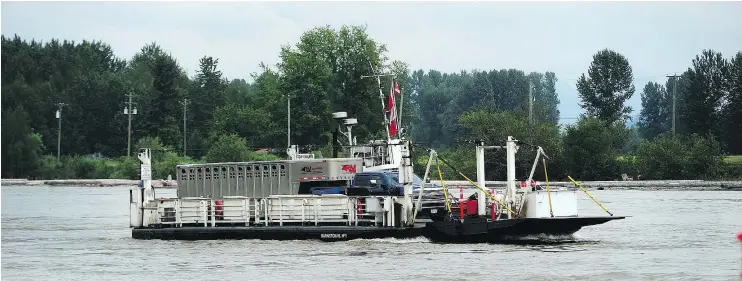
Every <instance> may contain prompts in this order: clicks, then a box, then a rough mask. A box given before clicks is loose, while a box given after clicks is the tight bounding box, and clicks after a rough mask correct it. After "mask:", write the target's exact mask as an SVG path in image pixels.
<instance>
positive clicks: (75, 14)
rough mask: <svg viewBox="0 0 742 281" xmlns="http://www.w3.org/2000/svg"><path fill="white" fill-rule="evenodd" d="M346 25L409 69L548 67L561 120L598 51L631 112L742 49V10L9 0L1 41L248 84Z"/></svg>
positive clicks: (718, 5)
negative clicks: (671, 79)
mask: <svg viewBox="0 0 742 281" xmlns="http://www.w3.org/2000/svg"><path fill="white" fill-rule="evenodd" d="M343 24H367V25H368V31H369V33H370V35H371V36H372V37H373V38H375V39H376V40H377V41H379V42H381V43H384V44H387V46H388V49H389V56H390V58H392V59H398V60H402V61H405V62H407V63H409V64H410V66H411V68H412V69H424V70H428V69H437V70H440V71H444V72H458V71H460V70H463V69H466V70H471V69H487V70H489V69H503V68H516V69H521V70H524V71H526V72H530V71H539V72H545V71H553V72H555V73H556V75H557V78H558V79H559V82H558V84H557V91H558V93H559V99H560V100H561V105H560V107H559V109H560V110H561V115H562V118H564V119H563V120H562V122H561V123H572V122H573V121H574V120H572V119H569V118H573V117H577V116H578V115H579V113H580V112H582V110H581V109H580V107H579V98H578V96H577V91H576V89H575V82H576V79H577V78H578V77H579V76H580V74H582V73H583V72H586V71H587V68H588V67H589V65H590V62H591V59H592V55H593V54H594V53H595V52H597V51H598V50H600V49H603V48H610V49H613V50H615V51H618V52H619V53H621V54H623V55H624V56H626V57H627V58H628V60H629V62H630V63H631V66H632V67H633V70H634V77H635V81H634V82H635V86H636V92H635V94H634V97H632V99H631V100H630V101H629V104H630V105H631V106H633V107H634V113H633V114H634V115H637V114H638V113H639V110H640V105H641V99H640V93H641V89H642V88H643V87H644V84H646V83H647V82H648V81H657V82H661V83H664V81H665V79H666V78H665V75H667V74H671V73H673V72H682V71H684V70H685V69H687V67H688V66H690V64H691V61H692V59H693V58H694V57H695V55H696V54H698V53H700V52H701V51H702V50H703V49H714V50H716V51H719V52H722V54H724V56H726V57H731V56H732V55H733V54H734V53H736V52H737V51H740V50H742V3H739V2H693V3H691V2H672V3H671V2H631V3H630V2H611V3H608V2H539V3H536V2H527V3H515V2H456V3H454V2H448V3H442V2H430V3H423V2H406V3H401V2H397V3H392V2H363V3H360V2H337V3H331V2H293V3H288V2H283V3H281V2H274V3H268V2H222V3H208V2H203V3H198V2H183V3H176V2H74V3H73V2H2V34H3V35H5V36H12V35H13V34H18V35H19V36H21V37H23V38H26V39H31V38H35V39H40V40H43V41H48V40H49V39H51V38H60V39H71V40H75V41H79V40H82V39H87V40H93V39H94V40H102V41H104V42H106V43H108V44H110V45H111V46H112V47H113V50H114V52H115V53H116V55H117V56H119V57H124V58H131V57H132V56H133V55H134V54H135V53H136V52H138V51H139V50H140V49H141V47H142V46H144V45H145V44H147V43H149V42H157V43H158V44H159V45H160V46H162V47H163V48H164V49H166V50H168V51H170V52H171V53H172V54H173V55H174V56H175V57H176V58H177V59H178V61H179V63H180V64H181V65H182V66H183V67H184V68H185V69H186V71H188V73H189V75H191V76H192V75H194V73H195V70H196V69H197V68H198V59H199V58H201V57H202V56H204V55H209V56H214V57H216V58H219V63H220V68H221V69H222V70H223V72H224V74H225V75H226V76H227V77H228V78H230V79H231V78H244V79H247V80H250V73H253V72H256V71H258V64H259V63H260V62H261V61H262V62H265V63H267V64H274V63H276V62H277V61H278V52H279V49H280V46H281V45H284V44H294V43H296V42H297V40H298V38H299V36H300V35H301V33H302V32H304V31H306V30H308V29H311V28H312V27H315V26H321V25H331V26H333V27H339V26H342V25H343Z"/></svg>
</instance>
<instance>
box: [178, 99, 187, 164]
mask: <svg viewBox="0 0 742 281" xmlns="http://www.w3.org/2000/svg"><path fill="white" fill-rule="evenodd" d="M179 103H180V104H182V105H183V157H186V139H187V138H188V137H187V136H188V134H187V127H186V111H187V110H188V99H183V101H179Z"/></svg>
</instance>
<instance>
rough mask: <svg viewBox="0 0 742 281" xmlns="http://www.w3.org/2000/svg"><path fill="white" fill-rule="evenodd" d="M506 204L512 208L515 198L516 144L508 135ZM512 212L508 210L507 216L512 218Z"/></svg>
mask: <svg viewBox="0 0 742 281" xmlns="http://www.w3.org/2000/svg"><path fill="white" fill-rule="evenodd" d="M506 147H507V188H508V192H507V198H506V201H507V205H508V207H509V208H510V209H511V210H512V209H513V201H514V200H515V153H516V151H517V146H516V145H515V139H514V138H513V137H512V136H508V140H507V145H506ZM512 216H513V215H512V213H510V212H508V218H512Z"/></svg>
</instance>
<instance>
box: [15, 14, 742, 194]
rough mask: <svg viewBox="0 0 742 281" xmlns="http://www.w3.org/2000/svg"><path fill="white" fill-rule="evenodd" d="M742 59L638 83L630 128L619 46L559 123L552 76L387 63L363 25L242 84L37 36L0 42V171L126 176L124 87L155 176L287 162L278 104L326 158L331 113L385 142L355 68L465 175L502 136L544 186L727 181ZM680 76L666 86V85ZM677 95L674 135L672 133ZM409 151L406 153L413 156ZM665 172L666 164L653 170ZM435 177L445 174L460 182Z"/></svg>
mask: <svg viewBox="0 0 742 281" xmlns="http://www.w3.org/2000/svg"><path fill="white" fill-rule="evenodd" d="M741 56H742V52H740V53H738V54H737V55H736V56H735V57H734V58H732V59H731V60H727V59H725V58H724V57H723V56H722V55H721V54H719V53H716V52H714V51H710V50H704V51H703V52H702V53H701V54H700V55H699V56H697V57H696V58H695V59H694V60H693V61H692V67H690V68H689V69H688V71H686V72H685V73H683V74H682V75H680V76H678V78H677V81H675V80H672V79H675V78H670V79H669V80H668V83H667V84H666V85H664V86H663V85H658V84H654V83H649V84H647V86H645V88H644V91H643V92H642V107H643V108H642V110H641V113H640V120H639V124H638V126H636V127H635V128H632V129H629V128H627V127H626V125H625V121H626V118H628V116H629V114H630V113H631V112H632V109H631V108H628V107H627V106H625V101H626V100H627V99H628V98H630V97H631V96H632V95H633V94H634V88H633V86H632V85H633V74H632V70H631V66H630V64H629V63H628V61H627V60H626V59H625V58H624V57H623V56H622V55H620V54H618V53H616V52H614V51H611V50H601V51H599V52H598V53H596V54H595V55H594V57H593V63H592V64H591V66H590V68H589V69H588V71H587V75H583V77H581V78H580V79H579V80H578V81H577V88H578V91H579V93H580V97H581V99H582V104H581V105H582V106H583V108H585V111H586V114H585V115H584V116H581V118H580V120H579V121H578V122H577V123H576V124H574V125H570V126H567V127H565V128H563V127H561V126H559V124H558V121H559V118H560V112H559V110H558V109H557V108H558V105H559V102H560V101H559V98H558V93H557V92H556V89H555V84H556V82H557V77H556V74H555V73H553V72H544V73H539V72H532V73H526V72H524V71H521V70H517V69H499V70H498V69H492V70H473V71H461V72H459V73H442V72H440V71H436V70H428V71H424V70H414V71H413V70H411V69H410V67H409V65H408V64H406V63H404V62H402V61H398V60H392V59H390V58H389V57H388V56H387V47H386V45H384V44H382V43H380V42H377V41H375V40H374V39H373V38H371V37H370V35H369V34H368V33H367V32H366V28H365V27H364V26H343V27H341V28H338V29H333V28H330V27H327V26H325V27H317V28H313V29H311V30H308V31H306V32H305V33H304V34H303V35H302V36H301V37H300V38H299V40H298V42H297V43H296V44H294V45H292V46H283V47H281V49H280V62H279V63H278V64H276V65H274V66H268V65H265V64H261V65H260V71H258V72H257V73H252V74H251V78H252V79H251V80H252V81H251V82H248V81H246V80H245V79H236V78H228V77H225V76H224V75H223V74H222V72H221V71H220V70H219V60H218V59H216V58H214V57H211V56H204V57H202V58H201V59H200V61H199V70H198V71H197V73H196V74H195V75H194V76H192V77H189V76H188V75H187V74H186V73H185V71H184V70H183V69H182V67H181V66H180V64H179V62H178V61H177V60H176V59H175V58H174V57H172V56H171V55H170V54H169V53H168V52H167V51H165V50H163V49H162V48H161V47H160V46H159V45H157V44H156V43H151V44H147V45H146V46H144V47H142V49H141V50H140V52H139V53H137V54H136V55H134V56H133V57H132V58H119V57H116V56H115V55H114V54H113V52H112V50H111V47H110V46H109V45H107V44H105V43H103V42H97V41H83V42H72V41H67V40H64V41H60V40H56V39H54V40H51V41H49V42H45V43H43V42H39V41H36V40H30V41H28V40H24V39H22V38H20V37H19V36H17V35H16V36H13V37H6V36H5V35H3V36H2V146H3V148H2V149H3V154H2V161H3V165H2V175H3V177H6V178H11V177H28V178H85V177H87V178H92V177H97V178H104V177H117V178H134V177H136V171H137V168H136V166H137V162H136V160H135V159H132V158H131V157H128V156H127V150H128V118H129V117H130V116H129V115H126V114H124V108H125V107H127V103H126V102H127V101H128V99H129V96H131V99H132V101H133V102H134V106H133V107H134V108H136V109H137V114H136V115H132V116H131V117H132V123H131V124H132V130H131V131H132V156H133V155H134V153H135V152H136V151H137V150H136V149H137V148H140V147H149V148H153V149H154V151H155V158H156V159H155V163H159V164H155V176H157V177H166V176H167V175H168V174H172V173H173V170H174V165H176V164H179V163H193V162H205V161H208V162H214V161H219V162H221V161H249V160H262V159H279V158H280V157H283V156H284V155H285V148H286V147H287V143H286V134H287V130H286V123H287V119H288V112H287V99H290V100H291V120H292V122H291V136H290V137H291V142H292V143H293V144H298V145H300V146H308V147H313V148H314V150H315V151H317V152H319V153H322V152H325V153H327V152H328V151H329V149H328V146H329V143H330V140H331V132H332V130H333V129H334V126H335V125H333V124H334V123H333V120H332V117H331V113H332V112H336V111H346V112H348V114H349V116H352V117H355V118H358V120H359V124H358V125H357V126H356V127H354V129H353V130H354V135H356V136H358V140H359V143H362V142H365V141H367V140H371V139H378V138H382V137H383V135H384V124H383V122H384V117H383V115H382V114H383V113H382V112H383V111H382V108H381V107H382V105H381V101H380V100H379V86H378V84H377V81H376V79H375V78H362V76H364V75H373V74H379V73H391V74H393V75H394V78H395V80H396V81H397V82H398V83H399V85H400V86H401V88H402V94H403V95H404V102H403V104H402V107H403V108H402V116H401V121H402V124H403V126H405V127H406V128H408V129H409V131H408V132H407V137H408V138H411V139H412V140H413V141H414V142H415V143H418V144H420V145H423V146H427V147H433V148H436V149H438V150H439V151H440V153H441V155H443V156H444V157H447V158H449V159H450V160H451V162H452V163H456V165H459V166H460V167H462V171H465V172H466V173H473V172H474V168H473V166H474V162H473V159H474V158H473V147H471V144H469V143H467V142H465V140H472V139H484V140H485V141H487V142H488V143H492V144H495V143H497V142H500V141H502V140H504V139H505V137H506V136H508V135H512V136H515V137H516V138H518V139H520V140H522V141H524V143H528V144H533V145H540V146H542V147H544V149H545V151H546V152H547V155H549V157H550V159H549V174H550V178H552V173H553V174H554V175H553V178H554V179H559V178H563V177H565V176H566V175H567V174H569V175H572V176H573V177H581V178H582V179H585V180H588V179H615V178H617V177H618V175H620V174H621V173H626V174H630V175H633V176H638V175H640V174H641V175H642V176H643V177H645V178H655V179H663V178H673V177H682V178H700V177H703V178H713V177H717V178H718V177H729V176H734V175H735V174H734V173H733V171H734V169H732V168H729V167H728V165H726V166H725V165H723V163H722V162H721V161H722V160H721V159H722V157H723V155H724V154H726V153H736V154H742V145H741V143H742V141H741V140H742V135H740V134H741V133H740V132H742V128H740V126H742V122H740V120H742V119H740V118H741V117H742V113H741V112H742V108H741V106H740V105H741V104H742V102H740V99H742V94H741V93H742V87H741V86H740V85H741V83H740V80H741V79H740V73H742V70H741V69H742V67H740V64H741V63H742V60H740V57H741ZM676 82H677V89H675V88H671V86H672V87H674V86H675V85H676V84H675V83H676ZM382 84H383V85H384V86H383V89H382V92H383V93H384V94H388V92H389V86H388V85H390V84H391V81H389V79H388V78H384V80H382ZM668 89H670V90H668ZM673 90H674V91H673ZM673 92H674V93H676V96H675V98H676V119H675V123H676V126H675V128H676V131H675V134H672V133H671V128H670V127H668V126H669V125H668V124H671V122H670V121H671V120H669V119H668V118H670V117H669V116H670V114H669V113H668V110H669V102H668V100H669V98H671V97H672V96H671V94H672V93H673ZM529 97H532V98H533V99H532V100H530V102H529ZM398 102H399V101H398ZM60 103H63V104H64V105H63V106H61V107H60V105H59V104H60ZM529 106H530V107H531V108H532V110H529ZM60 108H61V112H62V113H61V114H62V122H61V128H62V130H61V135H58V130H57V128H58V126H59V120H58V119H57V118H56V116H55V112H56V111H57V110H58V109H60ZM529 112H532V115H529ZM184 113H185V114H184ZM184 117H185V120H184ZM184 123H185V126H184ZM58 137H60V139H59V144H60V150H61V155H62V158H61V159H60V160H59V161H57V157H56V153H57V142H58ZM184 140H185V143H186V144H187V145H186V147H185V149H186V150H187V153H186V154H187V155H183V152H182V151H183V149H184V147H183V145H184ZM533 145H525V146H523V147H522V148H521V150H520V151H519V153H518V158H517V160H518V169H519V174H522V173H523V172H525V171H527V170H528V169H529V168H530V165H531V164H532V162H531V161H532V159H533V157H534V156H535V146H533ZM666 147H672V148H673V149H676V150H677V151H675V152H677V153H674V152H669V150H667V149H664V148H666ZM416 151H417V152H416V154H418V155H417V156H418V159H423V158H424V157H425V156H424V155H423V151H421V150H420V149H418V150H416ZM498 153H499V154H498ZM663 153H664V154H663ZM95 155H98V156H100V155H102V156H103V158H100V157H98V158H96V157H94V156H95ZM661 156H663V157H665V158H662V157H661ZM656 159H665V160H656ZM692 161H695V162H693V163H695V165H692V164H693V163H690V162H692ZM529 162H531V163H529ZM673 165H675V166H673ZM418 166H421V165H418ZM504 166H505V161H504V153H503V152H493V153H489V154H488V157H487V170H488V171H490V177H492V178H493V179H494V178H503V177H504ZM670 166H673V167H675V168H661V169H659V171H660V172H658V170H657V169H655V168H657V167H670ZM676 166H677V167H676ZM678 167H679V168H678ZM418 168H419V167H418ZM676 169H680V170H681V171H682V172H680V173H675V171H676ZM445 171H446V173H447V175H446V177H447V178H455V177H456V175H455V174H453V173H451V171H449V170H447V169H446V170H445ZM730 171H732V172H730ZM540 173H541V174H543V173H542V172H540ZM538 175H539V174H538V173H537V176H538Z"/></svg>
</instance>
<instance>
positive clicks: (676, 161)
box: [636, 134, 723, 180]
mask: <svg viewBox="0 0 742 281" xmlns="http://www.w3.org/2000/svg"><path fill="white" fill-rule="evenodd" d="M721 153H722V151H721V145H720V143H719V142H718V141H716V140H715V139H714V138H713V137H701V136H699V135H696V134H694V135H692V136H690V137H684V136H680V135H675V136H671V135H663V136H659V137H658V138H657V139H655V140H654V141H647V140H643V141H642V143H641V144H640V145H639V149H638V151H637V153H636V163H637V169H638V170H639V173H640V174H641V175H642V177H643V178H645V179H649V180H658V179H689V178H692V179H707V178H713V177H715V176H717V175H718V173H719V172H720V169H721V165H722V160H723V157H722V155H721Z"/></svg>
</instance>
